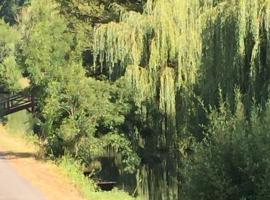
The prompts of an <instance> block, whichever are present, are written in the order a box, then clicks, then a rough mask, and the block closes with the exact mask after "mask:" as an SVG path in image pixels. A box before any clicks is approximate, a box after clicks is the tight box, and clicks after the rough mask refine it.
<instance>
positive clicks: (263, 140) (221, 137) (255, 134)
mask: <svg viewBox="0 0 270 200" xmlns="http://www.w3.org/2000/svg"><path fill="white" fill-rule="evenodd" d="M244 116H245V115H244V110H243V106H242V104H241V103H239V102H238V103H237V106H236V112H235V114H232V113H231V112H230V111H229V109H228V106H226V105H224V104H223V105H221V107H220V110H219V112H217V111H213V112H212V114H211V115H210V121H211V125H210V127H209V129H208V130H209V131H208V133H207V136H206V139H205V140H204V141H203V142H201V143H198V144H196V145H195V147H194V155H193V156H192V158H191V159H190V160H189V161H187V163H186V167H185V170H184V171H185V173H184V177H185V183H184V186H183V190H184V196H185V199H189V200H192V199H194V200H197V199H201V200H206V199H207V200H213V199H215V200H234V199H235V200H236V199H237V200H239V199H241V200H244V199H245V200H253V199H269V198H270V191H269V188H270V182H269V180H270V179H269V178H270V103H268V104H267V106H266V109H265V110H264V111H263V112H262V111H259V109H253V111H252V114H251V118H250V120H248V121H247V120H246V119H245V117H244ZM259 116H260V117H259Z"/></svg>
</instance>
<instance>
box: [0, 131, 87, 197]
mask: <svg viewBox="0 0 270 200" xmlns="http://www.w3.org/2000/svg"><path fill="white" fill-rule="evenodd" d="M35 152H36V149H35V147H34V146H33V145H30V144H28V143H27V142H26V140H24V139H22V138H20V137H18V136H17V135H16V136H13V135H10V134H7V133H6V131H5V130H4V128H3V127H0V200H9V199H10V200H17V199H16V198H2V197H1V191H4V190H10V191H12V192H13V193H16V190H15V189H16V188H15V187H16V186H15V185H16V183H14V184H13V183H10V184H13V185H14V186H13V187H12V186H10V184H6V185H5V182H6V181H4V180H3V179H2V177H1V175H2V176H13V175H14V174H16V173H17V174H18V175H19V176H21V179H23V181H22V182H24V183H25V182H27V181H29V182H30V183H31V184H30V183H25V184H26V185H30V186H31V185H32V186H31V187H35V188H37V189H36V190H35V191H36V192H37V193H39V192H38V191H40V193H43V194H44V195H45V196H46V197H47V198H48V200H85V199H84V198H82V197H81V194H80V193H79V192H78V191H77V189H76V188H75V187H74V186H73V184H72V183H71V182H70V181H69V179H68V178H67V177H66V176H65V175H64V174H63V172H62V171H61V170H60V169H59V168H58V167H57V166H56V165H54V164H53V163H49V162H42V161H38V160H36V159H35ZM8 165H10V166H11V169H10V166H8ZM6 168H8V169H6ZM12 168H13V169H15V171H16V172H14V171H13V170H12ZM2 169H3V170H2ZM1 170H2V172H3V171H5V170H7V171H8V172H7V173H6V172H5V173H6V175H3V173H2V174H1ZM15 176H16V175H15ZM22 177H23V178H22ZM19 179H20V178H19ZM26 180H27V181H26ZM3 185H5V187H4V186H3ZM23 187H24V186H23ZM3 188H4V189H3ZM27 190H28V189H25V188H21V190H20V191H26V192H27ZM36 192H33V194H35V193H36ZM18 193H19V192H18ZM20 193H22V192H20ZM40 193H39V194H40ZM20 200H31V198H30V197H29V198H26V199H23V198H22V199H20ZM35 200H39V198H35ZM40 200H43V199H40Z"/></svg>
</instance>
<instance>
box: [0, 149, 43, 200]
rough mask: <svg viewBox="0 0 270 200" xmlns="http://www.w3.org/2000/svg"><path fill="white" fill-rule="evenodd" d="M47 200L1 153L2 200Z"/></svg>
mask: <svg viewBox="0 0 270 200" xmlns="http://www.w3.org/2000/svg"><path fill="white" fill-rule="evenodd" d="M8 199H12V200H46V198H45V196H44V195H43V194H41V192H40V191H38V190H37V189H36V188H35V187H33V186H32V185H31V184H30V182H28V181H27V180H26V179H24V178H23V177H21V176H20V175H19V174H18V173H17V172H16V171H15V169H14V168H13V167H12V166H10V164H9V162H8V161H7V160H6V158H5V156H3V155H2V154H1V153H0V200H8Z"/></svg>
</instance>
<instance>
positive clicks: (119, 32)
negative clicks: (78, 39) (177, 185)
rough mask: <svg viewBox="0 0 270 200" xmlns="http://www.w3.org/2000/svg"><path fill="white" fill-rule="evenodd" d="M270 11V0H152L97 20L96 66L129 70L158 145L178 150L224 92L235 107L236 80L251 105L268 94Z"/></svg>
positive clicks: (120, 72)
mask: <svg viewBox="0 0 270 200" xmlns="http://www.w3.org/2000/svg"><path fill="white" fill-rule="evenodd" d="M269 17H270V1H269V0H207V1H205V0H204V1H203V0H156V1H152V0H149V1H148V2H147V3H146V5H145V10H144V12H143V13H142V14H139V13H135V12H128V13H123V14H122V16H121V20H120V22H119V23H115V22H112V23H109V24H105V25H100V26H98V27H96V30H95V38H94V51H95V52H94V57H95V64H94V68H95V70H101V71H103V72H105V73H106V74H108V76H109V77H110V78H111V79H112V80H116V79H118V78H119V77H121V76H124V78H125V79H126V81H127V84H130V85H131V86H132V87H133V88H134V96H135V97H134V98H135V101H136V104H137V106H138V107H139V108H140V111H141V113H142V115H143V116H144V118H145V123H146V124H147V126H149V127H151V128H152V130H153V132H154V134H155V135H154V136H153V137H155V138H156V139H155V142H154V144H152V146H155V147H156V148H157V149H158V148H164V147H165V149H167V150H168V151H169V152H171V150H173V149H175V148H178V147H179V145H178V144H176V143H181V142H182V141H183V138H185V136H188V135H197V136H198V135H201V132H202V129H200V128H198V127H200V125H199V123H203V124H205V123H206V121H205V120H203V119H204V117H205V113H204V112H203V110H204V109H203V108H204V106H205V107H206V108H208V107H209V105H210V106H217V105H218V100H219V97H220V95H221V96H222V98H224V99H226V100H228V101H229V103H230V104H231V105H232V106H231V108H232V109H234V107H235V106H234V103H233V102H234V99H235V94H234V89H235V87H237V88H240V92H241V93H242V94H243V95H242V98H243V102H244V104H245V109H246V111H249V107H250V105H251V104H252V103H254V101H255V103H262V104H264V103H265V102H266V100H267V98H268V93H269V92H268V91H269V83H270V82H269V81H270V63H269V62H270V59H269V55H270V54H269V44H270V43H269V41H270V40H269V39H270V38H269V36H270V35H269V33H270V29H269V25H270V21H269V19H270V18H269ZM220 91H221V92H220ZM219 93H221V94H219ZM203 105H204V106H203ZM153 110H155V112H153ZM157 113H158V114H157ZM194 127H197V128H194ZM179 141H180V142H179ZM180 149H181V148H180ZM176 168H177V167H176ZM176 171H177V169H176ZM163 179H166V177H165V176H163ZM148 185H149V184H148ZM160 185H161V184H160ZM149 187H151V186H150V185H149ZM176 193H177V192H175V193H174V194H172V195H169V196H166V197H164V199H178V197H176V196H175V195H176ZM156 198H158V199H162V198H163V197H162V198H160V197H156Z"/></svg>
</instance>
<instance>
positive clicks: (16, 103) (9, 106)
mask: <svg viewBox="0 0 270 200" xmlns="http://www.w3.org/2000/svg"><path fill="white" fill-rule="evenodd" d="M21 110H28V111H29V112H34V111H35V98H34V97H33V96H32V95H29V94H25V93H17V94H14V95H11V94H8V95H7V96H6V97H4V98H2V99H1V100H0V115H1V116H5V115H9V114H12V113H15V112H18V111H21Z"/></svg>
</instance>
